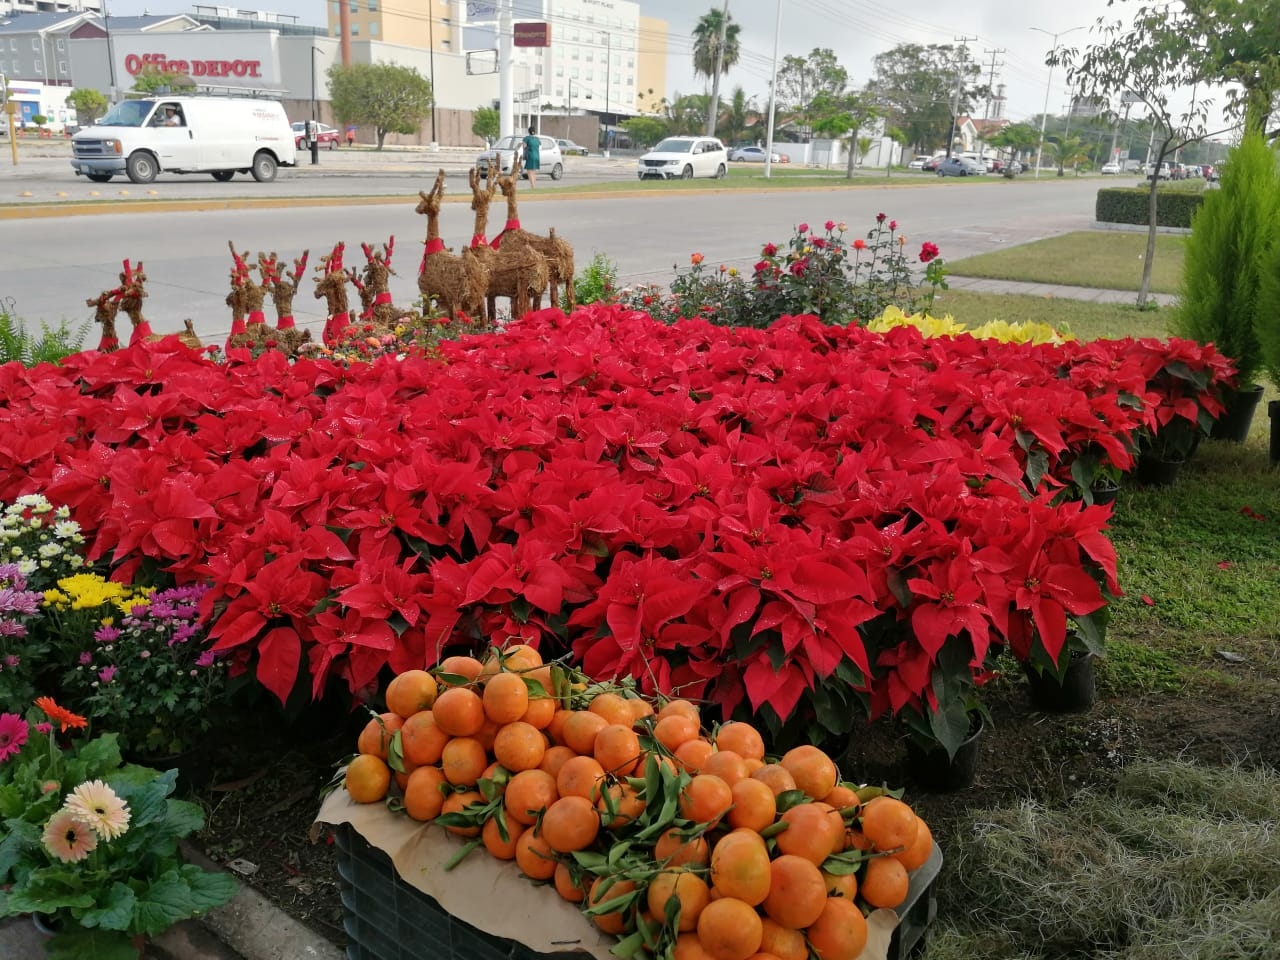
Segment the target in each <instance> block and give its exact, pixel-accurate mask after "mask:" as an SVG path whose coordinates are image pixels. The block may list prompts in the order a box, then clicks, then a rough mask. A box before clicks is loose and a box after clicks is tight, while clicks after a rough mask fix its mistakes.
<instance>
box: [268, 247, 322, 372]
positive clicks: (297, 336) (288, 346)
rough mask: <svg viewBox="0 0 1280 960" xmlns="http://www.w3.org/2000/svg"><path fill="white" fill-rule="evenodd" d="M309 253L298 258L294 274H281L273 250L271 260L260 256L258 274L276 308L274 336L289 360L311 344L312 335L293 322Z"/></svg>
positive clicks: (294, 265) (306, 251)
mask: <svg viewBox="0 0 1280 960" xmlns="http://www.w3.org/2000/svg"><path fill="white" fill-rule="evenodd" d="M310 254H311V251H310V250H303V251H302V256H301V257H295V258H294V261H293V272H292V273H285V274H281V273H280V261H279V258H278V257H277V256H276V252H275V251H274V250H272V251H271V254H270V256H264V255H263V254H261V253H259V254H258V272H259V273H260V274H261V275H262V285H263V287H265V288H266V290H267V292H268V293H269V294H270V295H271V302H272V303H274V304H275V307H276V328H275V330H274V331H273V332H272V336H273V337H274V338H275V340H276V342H277V343H278V344H279V345H280V350H281V351H283V352H284V354H285V355H286V356H290V357H292V356H296V355H297V353H298V348H299V347H301V346H302V345H303V344H304V343H310V342H311V331H310V330H303V329H301V328H299V327H298V325H297V324H296V323H294V321H293V298H294V297H295V296H296V295H297V293H298V284H299V283H301V282H302V277H303V275H304V274H305V273H306V271H307V258H308V257H309V256H310Z"/></svg>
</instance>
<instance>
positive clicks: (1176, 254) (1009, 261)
mask: <svg viewBox="0 0 1280 960" xmlns="http://www.w3.org/2000/svg"><path fill="white" fill-rule="evenodd" d="M1185 246H1186V237H1184V236H1182V235H1174V234H1163V233H1162V234H1159V235H1158V236H1157V237H1156V256H1155V263H1154V264H1153V265H1152V271H1151V290H1152V292H1154V293H1177V292H1178V285H1179V284H1180V283H1181V281H1182V254H1183V250H1184V248H1185ZM1146 250H1147V235H1146V234H1145V233H1128V232H1122V231H1116V230H1082V231H1080V232H1078V233H1067V234H1063V235H1062V236H1060V237H1049V238H1048V239H1045V240H1037V241H1035V242H1034V243H1024V244H1021V245H1020V246H1017V247H1012V248H1011V249H1009V250H1000V251H998V252H996V253H982V254H979V255H978V256H976V257H965V258H963V259H961V260H955V261H952V262H951V268H952V270H951V272H952V273H955V274H956V275H958V276H965V277H987V278H990V279H993V280H1023V281H1028V282H1036V283H1061V284H1067V285H1068V286H1075V287H1100V288H1102V289H1104V290H1137V289H1138V288H1139V287H1140V286H1141V285H1142V260H1143V257H1144V256H1145V254H1146Z"/></svg>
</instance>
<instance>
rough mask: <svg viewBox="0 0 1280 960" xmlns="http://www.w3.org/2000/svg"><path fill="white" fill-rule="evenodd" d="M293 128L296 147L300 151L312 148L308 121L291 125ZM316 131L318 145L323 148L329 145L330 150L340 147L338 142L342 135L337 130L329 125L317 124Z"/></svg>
mask: <svg viewBox="0 0 1280 960" xmlns="http://www.w3.org/2000/svg"><path fill="white" fill-rule="evenodd" d="M291 126H292V127H293V145H294V147H296V148H297V149H298V150H301V149H303V148H304V147H310V144H309V143H308V142H307V121H305V120H299V121H298V122H297V123H294V124H291ZM316 131H317V132H316V143H318V144H320V146H322V147H323V146H324V145H325V144H326V143H327V144H328V145H329V149H330V150H332V149H333V148H334V147H336V146H337V145H338V141H339V140H340V139H341V135H340V134H339V132H338V130H337V128H335V127H331V126H329V125H328V124H327V123H317V124H316Z"/></svg>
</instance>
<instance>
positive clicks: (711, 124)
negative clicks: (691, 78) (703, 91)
mask: <svg viewBox="0 0 1280 960" xmlns="http://www.w3.org/2000/svg"><path fill="white" fill-rule="evenodd" d="M728 35H729V0H724V10H723V11H722V12H721V14H720V42H719V43H717V44H716V72H715V76H714V77H712V78H711V103H709V104H708V105H707V136H708V137H714V136H715V135H716V118H717V117H718V115H719V113H720V71H721V70H723V69H724V44H725V39H726V38H727V37H728Z"/></svg>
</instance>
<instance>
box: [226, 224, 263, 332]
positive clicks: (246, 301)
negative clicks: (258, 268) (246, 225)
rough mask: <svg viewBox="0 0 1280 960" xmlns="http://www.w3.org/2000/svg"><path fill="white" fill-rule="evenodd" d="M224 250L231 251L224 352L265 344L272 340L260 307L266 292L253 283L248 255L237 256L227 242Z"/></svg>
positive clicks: (230, 243)
mask: <svg viewBox="0 0 1280 960" xmlns="http://www.w3.org/2000/svg"><path fill="white" fill-rule="evenodd" d="M227 248H228V249H229V250H230V251H231V259H232V262H233V266H232V269H231V293H230V294H229V295H228V296H227V304H228V305H229V306H230V307H231V334H230V335H229V336H228V337H227V345H226V348H227V350H231V349H233V348H235V347H249V346H252V345H254V344H260V343H265V342H266V341H267V340H268V339H269V338H270V336H271V328H270V327H268V326H267V323H266V316H265V315H264V314H263V312H262V303H263V301H264V300H265V299H266V288H265V286H264V285H263V284H261V283H255V282H254V280H253V270H252V268H251V267H250V266H249V260H248V257H249V251H248V250H246V251H244V253H237V252H236V245H235V244H234V243H233V242H232V241H230V240H228V241H227Z"/></svg>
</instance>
